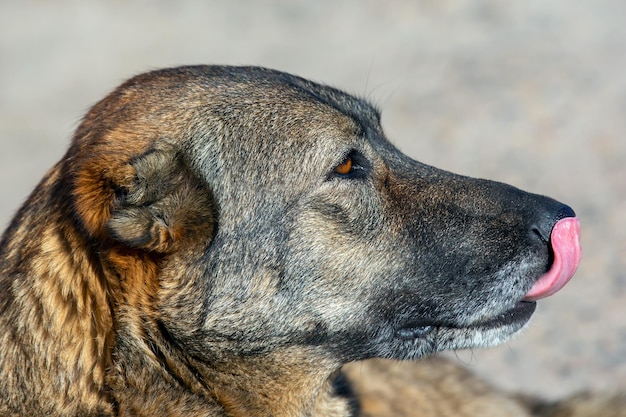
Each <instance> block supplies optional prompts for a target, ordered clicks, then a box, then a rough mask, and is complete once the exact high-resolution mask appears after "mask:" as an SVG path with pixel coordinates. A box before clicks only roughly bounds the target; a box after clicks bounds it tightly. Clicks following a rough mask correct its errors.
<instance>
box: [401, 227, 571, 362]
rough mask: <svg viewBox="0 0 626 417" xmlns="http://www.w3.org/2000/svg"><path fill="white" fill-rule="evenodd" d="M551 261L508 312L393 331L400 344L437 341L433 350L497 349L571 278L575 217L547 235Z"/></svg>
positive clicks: (416, 323) (418, 324)
mask: <svg viewBox="0 0 626 417" xmlns="http://www.w3.org/2000/svg"><path fill="white" fill-rule="evenodd" d="M550 246H551V251H552V255H553V260H552V263H551V265H550V266H549V268H548V271H547V272H545V273H544V274H543V275H542V276H540V277H539V279H538V280H537V281H536V282H535V283H534V284H533V286H532V287H531V288H530V290H529V291H528V292H527V293H526V294H525V295H524V296H523V298H522V299H521V300H520V301H518V302H516V303H515V304H514V305H513V306H512V307H511V308H509V309H507V310H505V311H503V312H500V313H498V314H496V315H494V316H492V317H490V318H487V319H484V320H480V321H477V322H474V323H471V324H469V325H463V326H459V325H455V324H452V323H437V322H414V323H409V324H407V325H405V326H402V327H401V328H399V329H397V330H396V337H397V338H398V339H400V340H405V341H409V340H419V339H422V340H426V339H432V340H436V342H435V345H436V347H435V350H444V349H459V348H471V347H480V346H489V345H496V344H498V343H501V342H502V341H504V340H506V339H507V338H508V337H509V336H511V335H512V334H514V333H516V332H517V331H519V330H520V329H521V328H523V327H524V325H525V324H526V323H527V322H528V321H529V320H530V317H531V316H532V315H533V313H534V312H535V308H536V307H537V304H536V300H539V299H542V298H545V297H548V296H550V295H553V294H554V293H556V292H557V291H559V290H561V289H562V288H563V287H564V286H565V284H567V283H568V282H569V280H570V279H571V278H572V276H573V275H574V273H575V272H576V269H577V268H578V264H579V263H580V260H581V257H582V251H581V247H580V223H579V221H578V219H577V218H575V217H567V218H564V219H561V220H559V221H558V222H557V223H556V224H555V225H554V227H553V229H552V232H551V234H550Z"/></svg>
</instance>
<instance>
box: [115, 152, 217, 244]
mask: <svg viewBox="0 0 626 417" xmlns="http://www.w3.org/2000/svg"><path fill="white" fill-rule="evenodd" d="M131 165H132V167H133V168H134V170H135V176H134V179H133V180H132V181H130V182H129V183H127V184H124V185H119V188H118V189H117V192H116V194H117V198H116V201H115V203H114V205H113V208H112V210H111V218H110V219H109V221H108V222H107V231H108V233H109V235H110V237H111V238H113V239H114V240H116V241H118V242H121V243H123V244H124V245H126V246H128V247H130V248H134V249H142V250H146V251H152V252H158V253H168V252H172V251H175V250H177V249H179V248H181V246H184V245H200V244H208V241H209V240H210V239H211V237H212V235H213V229H214V223H215V216H214V204H213V196H212V194H211V192H210V190H209V189H208V187H207V186H206V184H204V183H201V182H200V181H199V180H198V179H197V178H196V177H195V176H194V175H193V174H192V173H191V172H189V170H188V169H187V168H186V167H185V166H184V164H183V163H182V161H181V159H180V158H179V157H178V155H177V154H176V153H175V152H174V151H171V150H152V151H150V152H148V153H145V154H143V155H141V156H140V157H138V158H135V159H134V160H133V161H132V162H131Z"/></svg>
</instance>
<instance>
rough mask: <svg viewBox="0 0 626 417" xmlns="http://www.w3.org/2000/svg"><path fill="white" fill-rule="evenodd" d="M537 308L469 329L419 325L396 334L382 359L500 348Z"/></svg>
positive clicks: (517, 309)
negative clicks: (498, 346)
mask: <svg viewBox="0 0 626 417" xmlns="http://www.w3.org/2000/svg"><path fill="white" fill-rule="evenodd" d="M535 308H536V303H535V302H532V301H530V302H529V301H520V302H518V303H517V304H515V305H514V306H513V307H512V308H510V309H508V310H506V311H504V312H501V313H499V314H497V315H495V316H493V317H490V318H487V319H485V320H482V321H477V322H474V323H471V324H469V325H464V326H456V325H454V324H448V323H445V324H444V323H434V322H433V323H416V324H415V325H414V326H411V325H409V326H407V327H402V328H399V329H396V330H395V333H394V335H393V337H392V338H391V340H387V341H386V342H387V343H385V344H386V346H385V348H383V349H382V351H381V352H379V356H383V357H386V358H393V359H403V360H406V359H417V358H420V357H423V356H427V355H431V354H434V353H437V352H441V351H445V350H459V349H472V348H482V347H490V346H496V345H498V344H500V343H503V342H505V341H506V340H507V339H509V338H510V337H511V336H513V335H514V334H515V333H517V332H519V331H520V330H521V329H522V328H524V326H525V325H526V324H527V323H528V321H529V320H530V317H531V316H532V315H533V313H534V311H535Z"/></svg>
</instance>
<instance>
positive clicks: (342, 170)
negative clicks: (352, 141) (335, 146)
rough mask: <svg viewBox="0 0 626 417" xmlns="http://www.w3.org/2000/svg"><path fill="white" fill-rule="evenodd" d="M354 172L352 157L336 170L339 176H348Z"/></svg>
mask: <svg viewBox="0 0 626 417" xmlns="http://www.w3.org/2000/svg"><path fill="white" fill-rule="evenodd" d="M351 171H352V157H350V156H349V157H347V158H346V160H345V161H343V162H342V163H341V164H340V165H338V166H337V167H336V168H335V173H336V174H339V175H348V174H349V173H350V172H351Z"/></svg>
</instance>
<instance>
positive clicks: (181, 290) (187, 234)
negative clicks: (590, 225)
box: [0, 67, 575, 417]
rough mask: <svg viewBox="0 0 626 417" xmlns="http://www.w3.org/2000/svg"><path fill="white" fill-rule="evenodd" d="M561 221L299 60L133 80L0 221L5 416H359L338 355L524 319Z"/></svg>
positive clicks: (560, 212)
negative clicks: (456, 162)
mask: <svg viewBox="0 0 626 417" xmlns="http://www.w3.org/2000/svg"><path fill="white" fill-rule="evenodd" d="M573 216H574V214H573V212H572V211H571V209H569V208H568V207H567V206H564V205H562V204H560V203H558V202H556V201H554V200H551V199H549V198H546V197H542V196H537V195H533V194H528V193H525V192H522V191H520V190H517V189H515V188H512V187H510V186H507V185H504V184H500V183H495V182H489V181H485V180H476V179H470V178H465V177H461V176H456V175H453V174H450V173H447V172H444V171H440V170H437V169H435V168H432V167H428V166H425V165H423V164H420V163H418V162H416V161H413V160H411V159H409V158H408V157H406V156H404V155H402V154H401V153H400V152H398V151H397V150H396V149H395V148H394V147H393V146H392V145H390V144H389V143H388V142H387V141H386V139H385V138H384V135H383V133H382V130H381V128H380V125H379V114H378V112H377V111H376V110H375V109H374V108H372V107H371V106H370V105H369V104H367V103H366V102H364V101H362V100H359V99H356V98H354V97H352V96H349V95H347V94H345V93H342V92H340V91H338V90H335V89H332V88H329V87H324V86H320V85H317V84H314V83H312V82H309V81H306V80H303V79H301V78H298V77H294V76H291V75H287V74H284V73H280V72H276V71H271V70H266V69H261V68H232V67H184V68H177V69H171V70H162V71H156V72H152V73H149V74H144V75H141V76H138V77H135V78H133V79H131V80H130V81H128V82H126V83H125V84H124V85H122V86H121V87H120V88H118V89H117V90H115V91H114V92H113V93H112V94H111V95H109V97H107V98H106V99H105V100H103V101H102V102H100V103H98V104H97V105H96V106H94V107H93V108H92V109H91V111H90V112H89V113H88V114H87V116H86V118H85V119H84V121H83V122H82V124H81V125H80V127H79V128H78V130H77V132H76V135H75V137H74V141H73V143H72V145H71V147H70V149H69V151H68V152H67V154H66V155H65V157H64V158H63V159H62V160H61V161H60V162H59V163H58V164H57V165H56V166H55V167H54V168H53V169H52V170H51V171H50V172H49V173H48V175H47V176H46V177H45V178H44V180H43V181H42V182H41V183H40V185H39V186H38V187H37V188H36V190H35V191H34V192H33V194H32V195H31V196H30V198H29V199H28V201H27V202H26V204H25V205H24V206H23V207H22V209H21V210H20V211H19V212H18V214H17V215H16V217H15V219H14V221H13V222H12V224H11V225H10V227H9V229H8V230H7V231H6V232H5V234H4V237H3V240H2V243H1V245H0V353H1V354H0V415H2V416H17V415H19V416H32V417H37V416H113V415H123V416H153V415H159V416H205V417H209V416H211V417H217V416H232V417H234V416H242V417H243V416H274V417H279V416H285V417H287V416H350V415H353V414H354V413H355V412H356V411H357V409H358V405H356V403H354V402H353V400H352V399H351V398H349V395H348V394H349V392H347V391H348V390H346V389H344V388H342V387H341V386H340V385H341V382H342V381H343V378H342V377H341V376H340V375H339V374H338V372H339V369H340V368H341V366H342V365H343V364H345V363H348V362H351V361H357V360H363V359H368V358H374V357H381V358H391V359H414V358H419V357H422V356H425V355H428V354H432V353H435V352H438V351H441V350H446V349H461V348H472V347H480V346H487V345H493V344H497V343H499V342H501V341H503V340H505V339H506V338H507V337H509V336H510V335H511V334H513V333H515V332H516V331H517V330H519V329H520V328H521V327H523V325H524V324H525V323H526V322H527V320H528V318H529V317H530V315H531V314H532V312H533V311H534V302H532V301H531V300H534V299H536V298H540V297H541V296H543V295H545V294H547V293H548V292H550V291H554V290H555V289H554V288H551V289H550V291H548V290H546V289H545V288H543V287H541V288H538V287H537V285H535V282H536V281H537V280H538V279H539V278H540V277H541V276H542V274H544V273H545V272H546V271H547V270H549V269H550V267H551V265H552V257H553V249H554V248H551V247H550V244H549V241H550V233H551V230H552V229H553V227H554V225H555V224H556V223H557V221H559V220H561V219H564V218H566V219H571V218H572V217H573ZM574 246H575V245H574ZM562 284H563V282H561V283H559V284H558V286H560V285H562ZM550 286H552V287H554V285H552V284H550Z"/></svg>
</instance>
